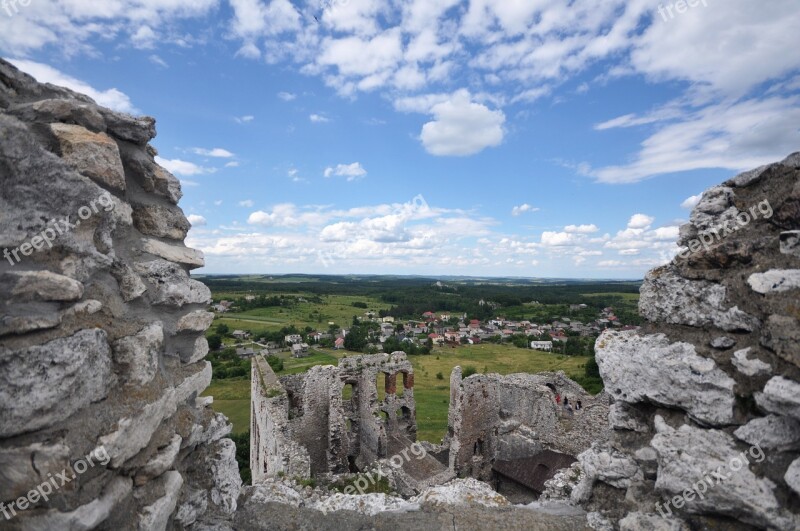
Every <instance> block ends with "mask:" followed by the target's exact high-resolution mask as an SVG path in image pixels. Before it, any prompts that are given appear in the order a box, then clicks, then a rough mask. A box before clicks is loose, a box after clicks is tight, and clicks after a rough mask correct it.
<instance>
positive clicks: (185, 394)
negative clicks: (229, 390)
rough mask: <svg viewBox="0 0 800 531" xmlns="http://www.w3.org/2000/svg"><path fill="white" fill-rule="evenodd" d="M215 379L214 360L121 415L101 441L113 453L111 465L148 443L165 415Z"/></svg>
mask: <svg viewBox="0 0 800 531" xmlns="http://www.w3.org/2000/svg"><path fill="white" fill-rule="evenodd" d="M210 383H211V364H210V363H208V362H206V364H205V367H204V368H203V370H201V371H199V372H196V373H194V374H193V375H191V376H189V377H187V378H186V379H185V380H184V381H183V382H181V384H180V385H179V386H178V387H172V388H169V389H167V390H165V392H164V393H163V394H162V395H161V397H160V398H159V399H158V400H156V401H155V402H151V403H149V404H146V405H144V406H142V407H139V408H137V413H136V414H135V415H132V416H130V417H126V418H123V419H121V420H120V421H119V422H118V423H117V429H116V431H114V432H112V433H109V434H107V435H104V436H102V437H100V439H99V441H98V442H99V445H100V446H103V447H105V449H106V451H107V452H108V454H109V456H111V462H110V467H111V468H119V467H120V466H122V465H123V464H124V463H125V462H126V461H127V460H128V459H130V458H131V457H133V456H135V455H136V454H137V453H139V451H140V450H141V449H142V448H144V447H146V446H147V444H148V443H149V442H150V439H151V438H152V436H153V433H155V431H156V430H157V429H158V427H159V425H160V424H161V422H162V421H163V420H164V419H167V418H169V417H171V416H172V415H173V414H174V413H175V411H177V409H178V406H179V405H180V404H182V403H184V402H186V401H187V400H188V399H189V398H190V397H193V396H197V395H199V394H200V393H201V392H202V391H203V390H204V389H205V388H206V387H208V385H209V384H210Z"/></svg>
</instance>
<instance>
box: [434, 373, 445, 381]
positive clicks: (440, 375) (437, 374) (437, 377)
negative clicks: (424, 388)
mask: <svg viewBox="0 0 800 531" xmlns="http://www.w3.org/2000/svg"><path fill="white" fill-rule="evenodd" d="M436 379H437V380H444V374H442V373H441V372H437V373H436Z"/></svg>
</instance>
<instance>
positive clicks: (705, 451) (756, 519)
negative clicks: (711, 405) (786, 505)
mask: <svg viewBox="0 0 800 531" xmlns="http://www.w3.org/2000/svg"><path fill="white" fill-rule="evenodd" d="M656 430H657V431H658V433H657V434H656V436H655V437H653V440H652V442H651V444H652V446H653V448H655V449H656V450H657V451H658V479H657V480H656V490H657V491H661V492H662V493H665V494H666V495H668V496H676V495H680V496H683V492H684V491H686V490H687V489H695V492H696V493H700V491H702V488H701V486H705V487H707V489H706V491H705V492H703V493H702V496H700V495H699V494H697V495H694V496H684V499H685V502H686V505H685V506H684V507H685V508H684V510H685V511H687V512H689V513H694V514H704V513H708V512H712V513H714V514H722V515H727V516H729V517H731V518H735V519H738V520H741V521H743V522H747V523H749V524H752V525H755V526H763V527H769V528H776V529H793V528H795V527H796V526H797V525H800V519H799V518H798V517H797V516H796V515H792V513H789V512H788V511H786V510H785V509H783V508H781V506H780V503H779V502H778V500H777V498H776V497H775V492H774V490H775V484H774V483H772V482H771V481H770V480H768V479H765V478H760V477H758V476H756V475H755V474H754V473H753V472H751V471H750V468H749V466H748V463H749V461H750V460H754V461H755V460H757V459H758V457H759V454H758V453H756V455H752V454H751V453H750V452H745V453H744V454H742V452H741V451H740V450H739V449H738V448H737V447H736V444H735V440H734V439H733V438H732V437H731V436H730V435H728V434H727V433H725V432H723V431H719V430H706V429H699V428H694V427H691V426H688V425H683V426H681V427H680V428H679V429H674V428H671V427H669V426H668V425H667V424H666V423H665V422H664V421H663V419H662V418H661V417H656ZM760 456H761V460H763V458H764V457H763V453H762V454H760ZM745 460H746V461H747V462H744V461H745ZM714 473H716V474H720V476H715V475H714ZM722 478H725V479H724V484H721V485H720V484H718V482H719V481H722ZM709 482H712V483H713V486H709ZM701 484H702V485H701Z"/></svg>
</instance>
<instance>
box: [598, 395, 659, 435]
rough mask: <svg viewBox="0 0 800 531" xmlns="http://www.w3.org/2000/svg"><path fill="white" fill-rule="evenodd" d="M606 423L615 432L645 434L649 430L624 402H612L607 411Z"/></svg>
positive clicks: (633, 410)
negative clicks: (623, 431)
mask: <svg viewBox="0 0 800 531" xmlns="http://www.w3.org/2000/svg"><path fill="white" fill-rule="evenodd" d="M608 423H609V425H610V426H611V428H612V429H615V430H629V431H635V432H638V433H647V432H649V431H650V428H649V427H648V426H647V424H645V423H644V422H642V420H641V419H639V418H638V416H637V414H636V410H635V409H634V408H633V407H632V406H631V405H630V404H627V403H626V402H614V403H613V404H611V407H609V410H608Z"/></svg>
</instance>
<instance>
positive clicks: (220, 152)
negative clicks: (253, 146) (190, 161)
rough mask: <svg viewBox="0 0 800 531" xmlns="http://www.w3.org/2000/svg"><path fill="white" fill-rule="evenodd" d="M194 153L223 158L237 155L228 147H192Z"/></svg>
mask: <svg viewBox="0 0 800 531" xmlns="http://www.w3.org/2000/svg"><path fill="white" fill-rule="evenodd" d="M192 153H194V154H196V155H203V156H204V157H218V158H223V159H229V158H232V157H234V156H235V155H234V154H233V153H231V152H230V151H228V150H227V149H222V148H213V149H204V148H192Z"/></svg>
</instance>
